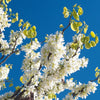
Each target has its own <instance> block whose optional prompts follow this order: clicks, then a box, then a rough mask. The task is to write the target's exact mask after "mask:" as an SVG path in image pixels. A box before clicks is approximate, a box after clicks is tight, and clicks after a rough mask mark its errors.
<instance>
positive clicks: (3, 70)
mask: <svg viewBox="0 0 100 100" xmlns="http://www.w3.org/2000/svg"><path fill="white" fill-rule="evenodd" d="M8 74H9V68H7V67H0V81H1V80H4V79H6V78H7V77H8Z"/></svg>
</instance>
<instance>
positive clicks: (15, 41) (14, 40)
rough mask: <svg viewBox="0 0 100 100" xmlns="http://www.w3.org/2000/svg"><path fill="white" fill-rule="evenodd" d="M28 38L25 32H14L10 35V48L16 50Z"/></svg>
mask: <svg viewBox="0 0 100 100" xmlns="http://www.w3.org/2000/svg"><path fill="white" fill-rule="evenodd" d="M25 38H26V36H25V35H24V34H23V31H22V30H20V31H17V32H14V31H13V32H12V33H11V35H10V42H9V45H10V48H16V47H17V46H18V45H20V44H22V42H23V39H25Z"/></svg>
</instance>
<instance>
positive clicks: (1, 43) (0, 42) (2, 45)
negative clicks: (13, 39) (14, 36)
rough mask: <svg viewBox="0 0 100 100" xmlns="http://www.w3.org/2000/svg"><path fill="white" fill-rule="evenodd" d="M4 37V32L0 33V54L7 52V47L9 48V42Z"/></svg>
mask: <svg viewBox="0 0 100 100" xmlns="http://www.w3.org/2000/svg"><path fill="white" fill-rule="evenodd" d="M4 38H5V36H4V33H1V34H0V51H2V54H8V53H9V51H8V50H7V49H9V44H8V42H7V40H4ZM5 49H6V51H5Z"/></svg>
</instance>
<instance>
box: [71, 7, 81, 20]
mask: <svg viewBox="0 0 100 100" xmlns="http://www.w3.org/2000/svg"><path fill="white" fill-rule="evenodd" d="M72 15H73V17H74V18H75V19H76V20H78V21H79V15H78V13H77V12H76V10H75V9H74V8H73V12H72Z"/></svg>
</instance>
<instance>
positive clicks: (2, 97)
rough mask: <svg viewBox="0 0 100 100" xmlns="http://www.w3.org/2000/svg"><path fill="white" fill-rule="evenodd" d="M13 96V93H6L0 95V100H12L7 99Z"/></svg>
mask: <svg viewBox="0 0 100 100" xmlns="http://www.w3.org/2000/svg"><path fill="white" fill-rule="evenodd" d="M12 95H13V92H11V91H10V92H8V93H5V94H4V95H0V100H14V99H10V98H9V97H11V96H12Z"/></svg>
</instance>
